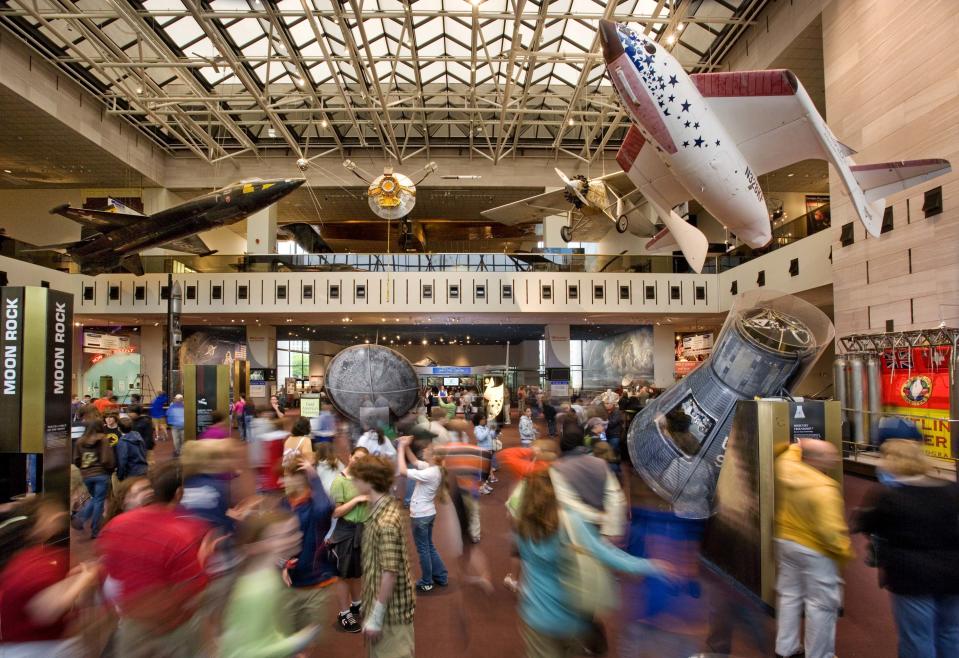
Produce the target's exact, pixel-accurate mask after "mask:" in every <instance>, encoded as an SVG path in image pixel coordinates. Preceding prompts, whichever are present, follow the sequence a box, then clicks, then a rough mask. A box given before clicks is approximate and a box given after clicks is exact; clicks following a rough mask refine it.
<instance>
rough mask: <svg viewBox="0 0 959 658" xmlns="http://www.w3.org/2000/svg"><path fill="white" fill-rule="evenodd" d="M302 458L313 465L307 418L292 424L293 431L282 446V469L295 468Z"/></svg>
mask: <svg viewBox="0 0 959 658" xmlns="http://www.w3.org/2000/svg"><path fill="white" fill-rule="evenodd" d="M302 457H306V458H307V459H308V460H309V462H310V463H311V464H312V463H313V460H314V456H313V439H312V438H311V437H310V419H309V418H300V419H298V420H297V421H296V422H295V423H293V430H292V431H291V432H290V436H289V437H287V439H286V441H285V442H284V444H283V463H282V466H283V468H284V469H289V468H296V467H297V465H298V464H299V463H300V458H302Z"/></svg>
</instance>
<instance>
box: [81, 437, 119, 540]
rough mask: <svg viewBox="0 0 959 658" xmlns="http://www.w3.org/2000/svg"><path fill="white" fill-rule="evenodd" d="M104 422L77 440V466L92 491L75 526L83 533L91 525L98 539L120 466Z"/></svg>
mask: <svg viewBox="0 0 959 658" xmlns="http://www.w3.org/2000/svg"><path fill="white" fill-rule="evenodd" d="M103 430H104V427H103V421H101V420H96V421H92V422H90V423H89V424H88V425H87V429H86V431H85V432H84V433H83V436H82V437H80V439H79V440H78V441H77V443H76V446H75V448H74V453H73V463H74V464H76V466H77V468H79V469H80V476H81V477H82V478H83V484H84V485H85V486H86V488H87V491H89V492H90V497H91V499H92V500H91V501H90V503H89V504H87V505H86V506H85V507H84V508H83V509H82V511H81V512H80V513H79V514H77V515H76V516H75V517H74V519H73V527H74V528H76V529H77V530H83V527H84V526H85V525H86V523H87V521H90V522H91V526H90V536H91V538H93V539H96V537H97V535H99V534H100V525H101V524H102V523H103V506H104V504H105V502H106V499H107V492H108V491H109V490H110V474H111V473H112V472H113V468H114V465H115V463H116V461H115V457H114V453H113V448H112V447H111V446H110V443H109V441H108V440H107V439H106V437H105V436H104V434H103Z"/></svg>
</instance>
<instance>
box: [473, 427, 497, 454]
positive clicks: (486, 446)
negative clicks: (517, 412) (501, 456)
mask: <svg viewBox="0 0 959 658" xmlns="http://www.w3.org/2000/svg"><path fill="white" fill-rule="evenodd" d="M473 434H475V435H476V446H477V447H479V448H482V449H483V450H492V449H493V439H494V438H495V437H496V430H494V429H493V428H492V427H490V426H489V425H477V426H476V427H474V428H473Z"/></svg>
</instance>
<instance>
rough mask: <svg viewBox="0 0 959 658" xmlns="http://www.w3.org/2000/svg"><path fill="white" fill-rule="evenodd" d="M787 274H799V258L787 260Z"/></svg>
mask: <svg viewBox="0 0 959 658" xmlns="http://www.w3.org/2000/svg"><path fill="white" fill-rule="evenodd" d="M789 276H799V259H798V258H793V259H792V260H791V261H789Z"/></svg>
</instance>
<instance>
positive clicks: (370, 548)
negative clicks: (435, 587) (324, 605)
mask: <svg viewBox="0 0 959 658" xmlns="http://www.w3.org/2000/svg"><path fill="white" fill-rule="evenodd" d="M393 469H394V467H393V464H392V463H391V462H390V461H389V460H387V459H386V458H384V457H374V456H372V455H368V456H366V457H362V458H360V459H357V460H356V463H354V464H353V465H352V466H351V468H350V470H351V473H352V474H353V478H354V480H353V481H354V483H355V485H356V490H357V492H359V493H360V494H361V495H365V496H367V497H368V499H369V502H368V503H367V504H368V505H369V510H370V515H369V518H368V520H367V521H366V524H365V525H364V528H363V610H364V619H363V635H364V636H365V637H366V641H367V645H366V646H367V656H369V658H412V656H413V655H414V654H413V652H414V641H413V611H414V608H415V605H416V597H415V593H414V590H413V578H412V576H411V575H410V560H409V555H408V553H407V548H406V547H407V539H406V532H405V531H404V527H403V525H404V524H403V515H402V512H401V508H400V505H399V503H397V502H396V500H395V499H394V498H393V497H392V496H390V495H389V491H390V487H392V486H393Z"/></svg>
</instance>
